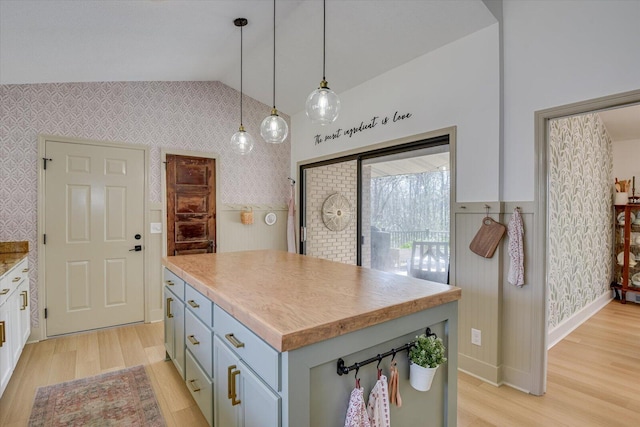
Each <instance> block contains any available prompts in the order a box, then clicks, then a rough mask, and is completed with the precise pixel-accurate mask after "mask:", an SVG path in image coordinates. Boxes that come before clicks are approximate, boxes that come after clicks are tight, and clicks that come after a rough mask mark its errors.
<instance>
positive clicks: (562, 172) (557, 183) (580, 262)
mask: <svg viewBox="0 0 640 427" xmlns="http://www.w3.org/2000/svg"><path fill="white" fill-rule="evenodd" d="M612 170H613V156H612V149H611V139H610V138H609V136H608V134H607V132H606V130H605V128H604V126H603V124H602V122H601V121H600V118H599V117H598V115H597V114H585V115H582V116H574V117H568V118H563V119H556V120H552V121H550V122H549V219H548V220H549V222H548V223H549V265H548V270H547V271H548V283H549V293H548V295H549V296H548V304H549V306H548V308H549V324H548V326H549V329H553V328H555V327H556V326H558V325H560V324H561V323H562V322H564V321H566V320H567V319H569V318H570V317H571V316H573V315H574V314H575V313H577V312H578V311H579V310H580V309H582V308H583V307H585V306H586V305H588V304H589V303H590V302H592V301H594V300H595V299H596V298H598V297H599V296H601V295H603V294H604V293H606V292H608V290H609V283H610V282H611V278H612V268H613V267H612V265H611V253H612V247H613V235H612V232H611V224H612V215H613V214H612V207H611V200H612V185H613V184H612V182H613V181H612V179H613V178H612V174H613V172H612Z"/></svg>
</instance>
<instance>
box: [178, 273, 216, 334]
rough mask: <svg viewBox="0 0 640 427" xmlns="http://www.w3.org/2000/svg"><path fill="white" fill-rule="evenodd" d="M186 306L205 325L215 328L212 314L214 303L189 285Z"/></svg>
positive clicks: (186, 293)
mask: <svg viewBox="0 0 640 427" xmlns="http://www.w3.org/2000/svg"><path fill="white" fill-rule="evenodd" d="M184 302H185V303H186V304H185V305H186V306H187V307H189V310H191V311H192V312H193V314H195V315H196V316H198V318H199V319H200V320H202V321H203V322H204V323H205V325H207V326H209V327H210V328H211V327H213V315H212V314H211V312H212V311H213V310H212V306H213V303H212V302H211V300H210V299H209V298H207V297H205V296H204V295H202V294H201V293H200V292H198V291H196V290H195V289H193V288H192V287H191V286H189V284H187V287H186V290H185V300H184Z"/></svg>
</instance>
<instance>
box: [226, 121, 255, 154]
mask: <svg viewBox="0 0 640 427" xmlns="http://www.w3.org/2000/svg"><path fill="white" fill-rule="evenodd" d="M231 149H232V150H233V152H234V153H236V154H240V155H242V156H244V155H245V154H249V153H250V152H251V150H253V137H252V136H251V135H250V134H249V133H248V132H247V131H246V130H244V127H243V126H240V129H238V132H236V133H234V134H233V136H232V137H231Z"/></svg>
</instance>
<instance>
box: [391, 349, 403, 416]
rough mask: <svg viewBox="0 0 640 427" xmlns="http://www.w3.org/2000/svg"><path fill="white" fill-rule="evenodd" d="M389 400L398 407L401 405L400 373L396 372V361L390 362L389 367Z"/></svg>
mask: <svg viewBox="0 0 640 427" xmlns="http://www.w3.org/2000/svg"><path fill="white" fill-rule="evenodd" d="M389 402H390V403H391V404H392V405H396V406H397V407H398V408H399V407H401V406H402V397H400V375H399V374H398V362H396V361H393V362H391V367H390V368H389Z"/></svg>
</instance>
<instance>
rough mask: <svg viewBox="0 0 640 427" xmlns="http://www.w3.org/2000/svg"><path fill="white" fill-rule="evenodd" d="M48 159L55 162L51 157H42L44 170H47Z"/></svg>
mask: <svg viewBox="0 0 640 427" xmlns="http://www.w3.org/2000/svg"><path fill="white" fill-rule="evenodd" d="M47 161H49V162H53V159H49V158H47V157H43V158H42V166H43V167H44V170H47Z"/></svg>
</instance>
